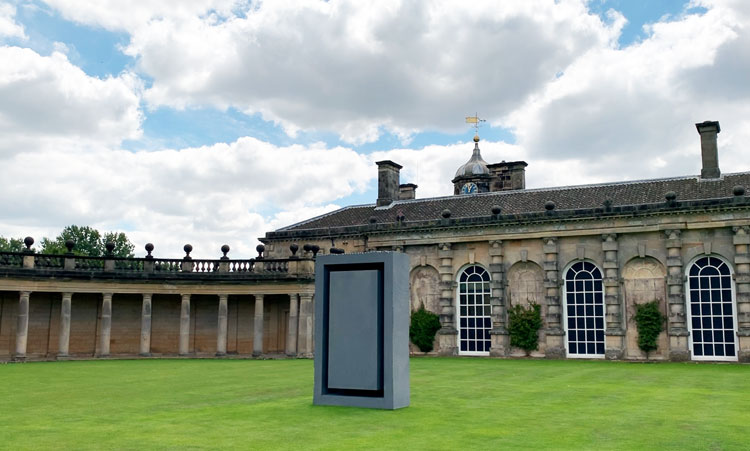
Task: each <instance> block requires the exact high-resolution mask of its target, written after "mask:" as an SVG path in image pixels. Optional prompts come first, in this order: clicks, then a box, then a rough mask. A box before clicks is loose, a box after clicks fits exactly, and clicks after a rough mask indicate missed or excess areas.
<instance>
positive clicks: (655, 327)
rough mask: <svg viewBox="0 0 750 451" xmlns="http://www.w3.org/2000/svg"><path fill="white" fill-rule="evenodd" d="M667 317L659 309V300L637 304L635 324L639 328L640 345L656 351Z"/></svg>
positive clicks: (642, 349)
mask: <svg viewBox="0 0 750 451" xmlns="http://www.w3.org/2000/svg"><path fill="white" fill-rule="evenodd" d="M665 319H666V318H665V317H664V315H663V314H662V313H661V310H659V301H651V302H645V303H643V304H635V325H636V327H637V328H638V347H639V348H641V351H643V352H645V353H646V358H648V353H649V352H651V351H656V349H657V348H658V344H657V340H658V339H659V334H660V333H661V332H662V331H663V330H664V320H665Z"/></svg>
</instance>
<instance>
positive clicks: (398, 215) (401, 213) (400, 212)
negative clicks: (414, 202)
mask: <svg viewBox="0 0 750 451" xmlns="http://www.w3.org/2000/svg"><path fill="white" fill-rule="evenodd" d="M404 221H406V216H404V211H403V210H398V212H397V213H396V222H399V223H401V222H404Z"/></svg>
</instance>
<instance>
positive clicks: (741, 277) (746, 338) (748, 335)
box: [732, 226, 750, 362]
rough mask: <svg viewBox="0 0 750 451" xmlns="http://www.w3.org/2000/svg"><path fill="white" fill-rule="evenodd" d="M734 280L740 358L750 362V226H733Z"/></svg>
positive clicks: (741, 360) (742, 360)
mask: <svg viewBox="0 0 750 451" xmlns="http://www.w3.org/2000/svg"><path fill="white" fill-rule="evenodd" d="M732 230H733V231H734V281H735V288H736V293H737V335H739V339H740V343H739V344H740V348H739V352H738V360H739V361H740V362H750V226H740V227H733V228H732Z"/></svg>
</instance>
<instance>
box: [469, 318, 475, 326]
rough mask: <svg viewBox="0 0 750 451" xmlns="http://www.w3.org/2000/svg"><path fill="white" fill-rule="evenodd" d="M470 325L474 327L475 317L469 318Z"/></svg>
mask: <svg viewBox="0 0 750 451" xmlns="http://www.w3.org/2000/svg"><path fill="white" fill-rule="evenodd" d="M469 327H474V318H469Z"/></svg>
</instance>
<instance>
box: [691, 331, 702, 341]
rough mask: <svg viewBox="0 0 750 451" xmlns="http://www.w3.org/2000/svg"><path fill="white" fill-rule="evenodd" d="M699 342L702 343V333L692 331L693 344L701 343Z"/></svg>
mask: <svg viewBox="0 0 750 451" xmlns="http://www.w3.org/2000/svg"><path fill="white" fill-rule="evenodd" d="M701 341H703V332H701V331H699V330H694V331H693V342H694V343H698V342H701Z"/></svg>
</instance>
